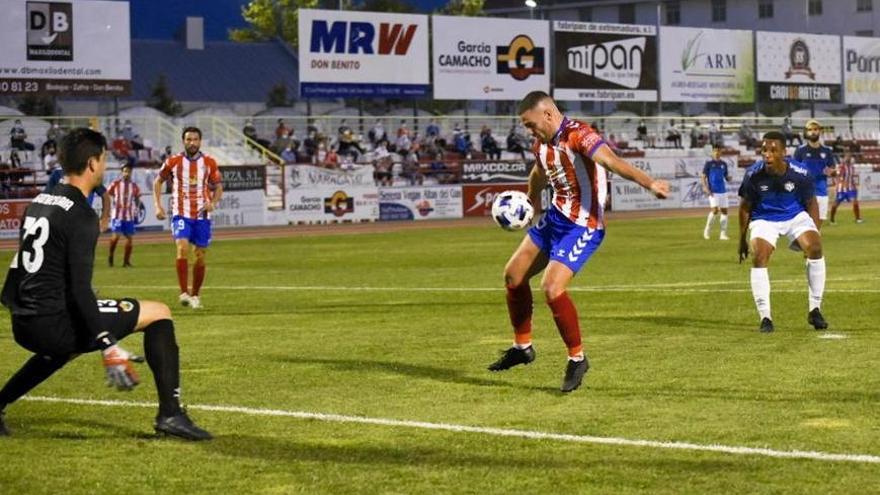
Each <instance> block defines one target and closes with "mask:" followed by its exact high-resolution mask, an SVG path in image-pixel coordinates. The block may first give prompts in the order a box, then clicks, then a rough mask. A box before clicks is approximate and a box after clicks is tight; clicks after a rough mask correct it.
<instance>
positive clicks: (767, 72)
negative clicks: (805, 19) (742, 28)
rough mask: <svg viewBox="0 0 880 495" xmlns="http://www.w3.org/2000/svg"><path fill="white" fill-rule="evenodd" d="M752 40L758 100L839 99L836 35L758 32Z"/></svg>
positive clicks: (835, 100) (838, 55)
mask: <svg viewBox="0 0 880 495" xmlns="http://www.w3.org/2000/svg"><path fill="white" fill-rule="evenodd" d="M755 39H756V42H757V53H758V55H757V56H758V63H757V66H758V98H759V99H760V100H761V101H818V102H829V103H838V102H840V101H841V98H840V96H841V95H840V37H839V36H829V35H819V34H806V33H776V32H766V31H757V32H756V33H755Z"/></svg>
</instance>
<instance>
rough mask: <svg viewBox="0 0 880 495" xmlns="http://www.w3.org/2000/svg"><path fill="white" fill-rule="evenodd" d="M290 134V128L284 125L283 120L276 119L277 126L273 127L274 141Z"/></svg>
mask: <svg viewBox="0 0 880 495" xmlns="http://www.w3.org/2000/svg"><path fill="white" fill-rule="evenodd" d="M290 134H291V132H290V128H289V127H287V125H286V124H285V123H284V119H278V126H277V127H275V139H278V138H280V137H281V136H284V135H287V136H289V135H290Z"/></svg>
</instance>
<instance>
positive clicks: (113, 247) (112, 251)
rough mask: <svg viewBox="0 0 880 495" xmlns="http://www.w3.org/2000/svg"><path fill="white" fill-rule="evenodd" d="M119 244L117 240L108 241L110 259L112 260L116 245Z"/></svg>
mask: <svg viewBox="0 0 880 495" xmlns="http://www.w3.org/2000/svg"><path fill="white" fill-rule="evenodd" d="M117 242H119V239H118V238H117V239H110V259H111V260H112V259H113V253H114V252H115V251H116V243H117Z"/></svg>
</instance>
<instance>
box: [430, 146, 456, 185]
mask: <svg viewBox="0 0 880 495" xmlns="http://www.w3.org/2000/svg"><path fill="white" fill-rule="evenodd" d="M430 169H431V171H430V174H431V175H432V176H434V178H435V179H437V182H439V183H440V184H452V183H454V182H455V173H453V171H452V169H451V168H450V167H449V165H447V163H446V161H445V160H444V159H443V153H438V154H437V155H436V156H434V160H432V161H431V166H430Z"/></svg>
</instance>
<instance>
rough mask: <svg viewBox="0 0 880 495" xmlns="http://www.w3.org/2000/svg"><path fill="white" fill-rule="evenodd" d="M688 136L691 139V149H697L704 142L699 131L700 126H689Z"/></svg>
mask: <svg viewBox="0 0 880 495" xmlns="http://www.w3.org/2000/svg"><path fill="white" fill-rule="evenodd" d="M688 135H689V136H690V138H691V148H699V147H701V146H702V145H703V143H704V142H705V141H706V138H705V137H704V136H703V132H702V131H701V130H700V124H697V123H694V125H692V126H691V131H690V133H689V134H688Z"/></svg>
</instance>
